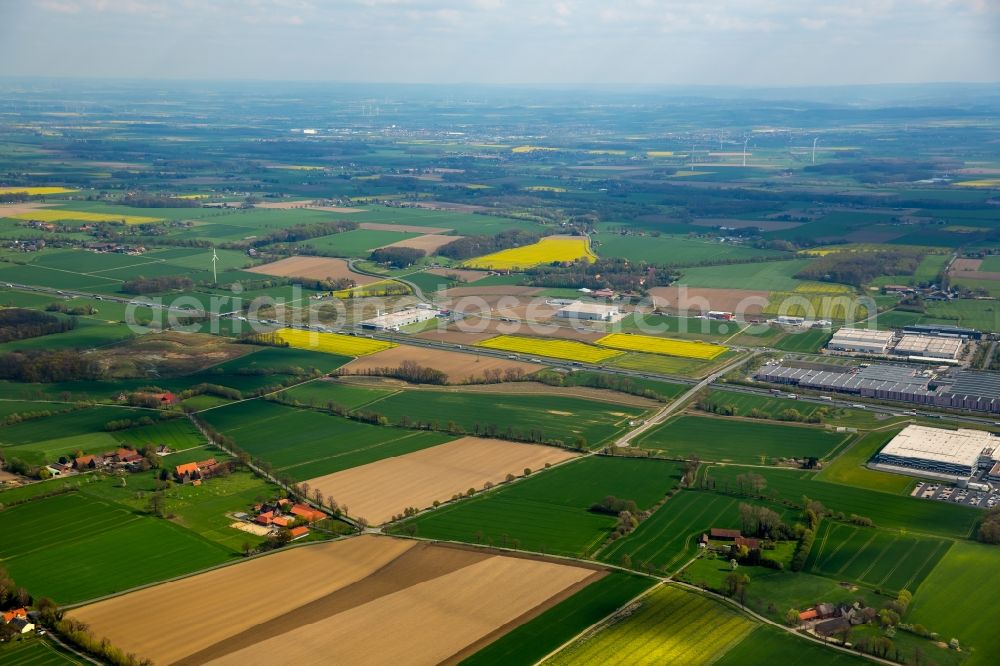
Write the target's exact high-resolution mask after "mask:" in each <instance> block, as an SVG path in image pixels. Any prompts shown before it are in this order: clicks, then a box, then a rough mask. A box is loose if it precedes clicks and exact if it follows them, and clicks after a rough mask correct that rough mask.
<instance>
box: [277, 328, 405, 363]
mask: <svg viewBox="0 0 1000 666" xmlns="http://www.w3.org/2000/svg"><path fill="white" fill-rule="evenodd" d="M275 335H276V336H277V337H278V339H279V340H281V341H282V342H286V343H288V346H289V347H294V348H295V349H306V350H311V351H319V352H323V353H325V354H338V355H340V356H365V355H367V354H374V353H375V352H380V351H383V350H385V349H391V348H392V347H395V346H396V344H395V343H393V342H385V341H384V340H374V339H371V338H362V337H354V336H351V335H343V334H341V333H319V332H317V331H303V330H300V329H297V328H282V329H278V330H277V331H275Z"/></svg>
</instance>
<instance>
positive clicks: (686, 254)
mask: <svg viewBox="0 0 1000 666" xmlns="http://www.w3.org/2000/svg"><path fill="white" fill-rule="evenodd" d="M596 239H597V240H598V241H599V244H598V245H597V247H596V248H595V249H596V251H597V254H598V256H600V257H621V258H624V259H628V260H629V261H633V262H646V263H649V264H654V265H657V266H696V265H706V264H711V263H722V262H725V261H731V260H734V259H744V260H745V259H755V258H758V257H774V256H780V253H779V252H775V251H773V250H758V249H755V248H752V247H743V246H740V245H732V244H728V243H719V242H714V241H705V240H696V239H691V238H685V237H684V236H634V235H631V236H621V235H610V234H601V235H599V236H596Z"/></svg>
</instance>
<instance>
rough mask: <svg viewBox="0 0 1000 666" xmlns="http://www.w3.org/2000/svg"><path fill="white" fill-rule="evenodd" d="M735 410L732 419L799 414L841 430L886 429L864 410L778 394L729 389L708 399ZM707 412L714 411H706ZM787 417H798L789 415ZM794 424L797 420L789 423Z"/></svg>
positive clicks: (711, 394) (710, 403) (881, 422)
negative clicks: (791, 412)
mask: <svg viewBox="0 0 1000 666" xmlns="http://www.w3.org/2000/svg"><path fill="white" fill-rule="evenodd" d="M713 405H714V406H717V407H722V408H725V409H726V410H732V412H733V413H732V416H745V417H749V418H758V419H772V420H781V419H780V418H779V417H780V416H782V412H785V411H786V410H795V411H796V412H798V414H799V415H800V416H801V417H802V418H805V419H809V418H810V417H813V418H817V419H819V422H820V423H824V424H829V425H838V426H852V427H856V428H866V427H875V426H877V425H885V422H884V421H879V420H878V418H877V417H876V415H875V414H873V413H872V412H868V411H865V410H863V409H845V408H841V407H834V406H832V405H824V404H822V403H819V402H812V401H809V400H797V399H792V398H783V397H780V396H779V395H777V394H764V393H743V392H741V391H729V390H725V389H713V390H712V391H711V392H710V393H709V394H708V398H707V405H706V407H709V406H713ZM705 411H708V412H710V411H712V410H711V409H705ZM787 416H794V415H793V414H788V415H787ZM789 420H792V421H794V420H795V419H789Z"/></svg>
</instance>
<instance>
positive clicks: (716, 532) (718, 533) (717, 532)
mask: <svg viewBox="0 0 1000 666" xmlns="http://www.w3.org/2000/svg"><path fill="white" fill-rule="evenodd" d="M709 536H711V537H712V538H713V539H724V540H729V541H732V540H735V539H738V538H740V531H739V530H724V529H720V528H718V527H713V528H712V529H711V531H709Z"/></svg>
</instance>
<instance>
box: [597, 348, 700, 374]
mask: <svg viewBox="0 0 1000 666" xmlns="http://www.w3.org/2000/svg"><path fill="white" fill-rule="evenodd" d="M718 360H719V359H716V360H715V361H701V360H699V359H696V358H681V357H680V356H664V355H662V354H643V353H642V352H628V353H626V354H623V355H621V356H616V357H615V358H612V359H609V360H607V361H605V362H604V365H606V366H608V367H612V368H624V369H626V370H642V371H645V372H652V373H656V374H658V375H680V376H684V377H700V376H701V375H704V374H706V371H707V370H708V369H709V368H712V367H714V366H716V365H717V364H718V363H717V362H718Z"/></svg>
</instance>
